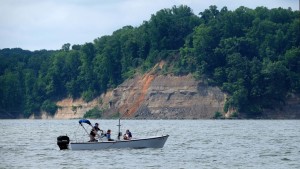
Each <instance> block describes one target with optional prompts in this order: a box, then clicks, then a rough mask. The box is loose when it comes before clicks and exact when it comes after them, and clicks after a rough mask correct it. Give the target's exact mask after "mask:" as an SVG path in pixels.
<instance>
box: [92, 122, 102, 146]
mask: <svg viewBox="0 0 300 169" xmlns="http://www.w3.org/2000/svg"><path fill="white" fill-rule="evenodd" d="M98 131H101V132H103V130H101V129H100V128H99V124H98V123H96V124H95V126H94V127H93V128H92V130H91V132H90V141H89V142H93V141H97V140H96V139H95V136H96V135H98Z"/></svg>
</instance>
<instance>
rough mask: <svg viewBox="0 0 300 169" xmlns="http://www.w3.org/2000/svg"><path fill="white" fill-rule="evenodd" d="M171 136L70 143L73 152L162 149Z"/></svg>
mask: <svg viewBox="0 0 300 169" xmlns="http://www.w3.org/2000/svg"><path fill="white" fill-rule="evenodd" d="M168 137H169V135H163V136H157V137H149V138H142V139H132V140H116V141H101V142H83V143H78V142H70V144H69V148H70V149H71V150H102V149H109V148H162V147H163V146H164V145H165V142H166V141H167V139H168Z"/></svg>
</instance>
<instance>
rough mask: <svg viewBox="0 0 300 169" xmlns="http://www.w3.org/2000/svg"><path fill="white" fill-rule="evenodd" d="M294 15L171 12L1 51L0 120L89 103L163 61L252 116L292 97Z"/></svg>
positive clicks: (296, 76)
mask: <svg viewBox="0 0 300 169" xmlns="http://www.w3.org/2000/svg"><path fill="white" fill-rule="evenodd" d="M299 16H300V15H299V11H292V10H291V9H282V8H278V9H271V10H269V9H267V8H264V7H258V8H256V9H254V10H253V9H248V8H245V7H240V8H238V9H236V10H234V11H229V10H227V8H226V7H224V8H222V9H221V10H220V11H219V10H218V9H217V7H216V6H210V8H209V9H206V10H205V11H203V12H200V13H199V17H198V16H197V15H195V14H194V13H193V12H192V10H191V8H189V7H187V6H179V7H176V6H174V7H173V8H171V9H163V10H160V11H158V12H157V13H156V14H155V15H152V16H151V19H150V20H149V21H144V23H143V24H142V25H140V26H139V27H132V26H125V27H123V28H121V29H119V30H117V31H115V32H114V33H113V34H112V35H110V36H102V37H100V38H97V39H95V40H94V42H93V43H86V44H83V45H72V46H71V44H69V43H66V44H64V45H63V46H62V48H61V50H57V51H47V50H40V51H34V52H31V51H26V50H22V49H18V48H15V49H2V50H0V86H1V87H0V115H1V114H2V115H3V114H5V116H11V117H17V116H23V117H28V116H30V115H31V114H32V113H38V112H40V111H41V110H45V111H48V112H51V113H53V112H55V110H56V109H57V107H56V106H55V104H54V102H55V101H57V100H59V99H62V98H65V97H73V98H78V97H82V98H83V99H85V100H86V101H90V100H91V99H93V98H94V97H95V96H98V95H99V94H101V93H103V92H105V91H106V90H107V89H109V88H114V87H116V86H117V85H119V84H120V83H122V82H123V81H124V80H126V79H127V78H130V77H132V76H133V75H134V73H135V72H136V71H137V68H139V69H141V70H142V71H146V70H148V69H149V68H151V67H152V66H153V65H154V64H156V63H157V62H158V61H160V60H168V61H169V64H168V65H173V66H170V70H168V72H169V73H170V72H173V73H175V74H178V75H182V74H188V73H193V74H194V75H195V77H198V78H203V79H205V80H207V79H208V82H209V83H210V84H212V85H218V86H220V87H221V88H222V90H223V91H225V92H227V93H228V94H229V95H230V97H229V98H228V100H227V102H226V106H225V108H224V109H225V111H226V110H228V109H229V108H235V109H236V110H237V112H243V113H247V114H248V115H250V116H257V115H259V113H260V112H262V109H263V108H270V107H273V106H275V105H282V104H284V101H285V98H286V96H287V95H288V94H289V93H299V92H300V47H299V44H300V31H299V25H300V21H299ZM171 68H172V69H171Z"/></svg>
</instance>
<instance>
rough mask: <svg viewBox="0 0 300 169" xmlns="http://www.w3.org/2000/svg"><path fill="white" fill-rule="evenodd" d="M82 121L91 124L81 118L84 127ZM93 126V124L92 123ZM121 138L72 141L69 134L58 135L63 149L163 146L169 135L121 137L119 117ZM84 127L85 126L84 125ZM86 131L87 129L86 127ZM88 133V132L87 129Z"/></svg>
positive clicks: (60, 146) (59, 144) (59, 143)
mask: <svg viewBox="0 0 300 169" xmlns="http://www.w3.org/2000/svg"><path fill="white" fill-rule="evenodd" d="M82 123H87V124H89V125H91V123H90V122H89V120H85V119H84V120H80V121H79V124H80V125H81V126H82V127H83V125H82ZM91 126H92V125H91ZM118 126H119V135H118V136H119V137H118V138H119V139H117V140H112V141H109V140H107V139H106V138H105V137H103V135H102V136H101V137H99V138H98V141H95V142H78V141H73V140H71V141H70V138H69V137H68V136H59V137H57V145H58V146H59V148H60V149H61V150H63V149H70V150H103V149H109V148H135V149H140V148H163V147H164V145H165V143H166V141H167V139H168V137H169V135H160V136H151V137H143V138H132V139H130V140H123V139H120V136H121V134H120V126H121V125H120V119H119V125H118ZM83 128H84V127H83ZM84 130H85V131H86V129H85V128H84ZM86 133H87V134H88V132H87V131H86Z"/></svg>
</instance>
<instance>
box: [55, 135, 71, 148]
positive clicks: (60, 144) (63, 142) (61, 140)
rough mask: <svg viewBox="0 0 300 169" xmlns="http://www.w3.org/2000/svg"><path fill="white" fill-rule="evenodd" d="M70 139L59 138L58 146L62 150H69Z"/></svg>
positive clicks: (66, 137) (65, 137)
mask: <svg viewBox="0 0 300 169" xmlns="http://www.w3.org/2000/svg"><path fill="white" fill-rule="evenodd" d="M69 143H70V138H69V137H68V136H58V137H57V145H58V147H59V148H60V149H61V150H65V149H68V146H69Z"/></svg>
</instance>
